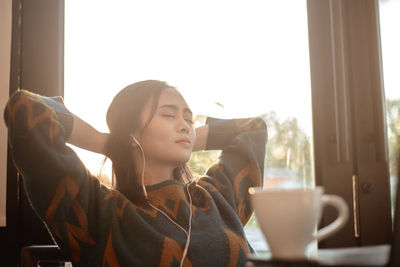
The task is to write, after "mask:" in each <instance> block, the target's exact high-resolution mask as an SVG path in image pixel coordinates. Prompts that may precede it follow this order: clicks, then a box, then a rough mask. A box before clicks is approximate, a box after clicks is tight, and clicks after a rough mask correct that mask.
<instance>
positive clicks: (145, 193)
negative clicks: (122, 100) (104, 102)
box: [131, 135, 193, 267]
mask: <svg viewBox="0 0 400 267" xmlns="http://www.w3.org/2000/svg"><path fill="white" fill-rule="evenodd" d="M131 137H132V139H133V141H135V143H136V144H137V145H138V146H139V148H140V151H141V152H142V158H143V168H142V177H141V178H142V188H143V193H144V196H145V198H146V200H148V196H147V190H146V187H145V186H144V171H145V167H146V159H145V156H144V151H143V148H142V146H141V145H140V143H139V142H138V141H137V140H136V138H135V137H134V136H133V135H131ZM186 192H187V194H188V196H189V223H188V224H189V226H188V231H186V230H185V229H184V228H183V227H182V226H180V225H179V224H178V223H176V222H175V221H174V220H172V219H171V218H170V217H169V216H168V215H167V214H166V213H165V212H164V211H162V210H160V209H159V208H157V207H155V206H154V205H153V204H151V203H150V202H148V204H149V206H151V207H152V208H153V209H155V210H157V211H159V212H161V214H163V215H164V216H165V217H166V218H167V219H168V220H170V221H171V222H172V223H173V224H175V225H176V226H178V227H179V228H180V229H181V230H182V231H183V232H184V233H185V234H186V243H185V248H184V250H183V253H182V259H181V262H180V267H182V266H183V262H184V260H185V258H186V255H187V252H188V250H189V244H190V235H191V231H192V215H193V212H192V196H191V195H190V192H189V184H187V185H186Z"/></svg>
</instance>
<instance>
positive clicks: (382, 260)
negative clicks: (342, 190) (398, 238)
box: [246, 245, 390, 267]
mask: <svg viewBox="0 0 400 267" xmlns="http://www.w3.org/2000/svg"><path fill="white" fill-rule="evenodd" d="M389 257H390V245H378V246H366V247H349V248H334V249H319V250H318V251H317V252H316V253H315V254H314V255H310V256H309V257H307V258H305V259H299V260H284V259H283V260H278V259H274V258H273V257H271V256H258V255H254V254H251V255H249V256H248V264H247V265H246V266H249V267H250V266H384V265H385V264H387V263H388V262H389Z"/></svg>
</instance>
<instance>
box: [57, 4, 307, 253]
mask: <svg viewBox="0 0 400 267" xmlns="http://www.w3.org/2000/svg"><path fill="white" fill-rule="evenodd" d="M65 4H66V8H65V10H66V15H65V18H66V23H65V101H66V104H67V106H68V107H69V109H70V110H72V111H73V112H75V113H76V114H77V115H78V116H80V117H82V118H83V119H84V120H86V121H88V122H90V123H91V124H92V125H93V126H95V127H96V128H98V129H99V130H101V131H107V127H106V124H105V119H104V118H105V113H106V110H107V107H108V105H109V102H110V101H111V100H112V97H113V96H114V95H115V94H116V93H117V92H118V91H119V90H120V89H122V88H123V87H124V86H126V85H127V84H129V83H133V82H136V81H139V80H145V79H160V80H165V81H167V82H168V83H170V84H171V85H173V86H177V87H178V89H179V90H180V91H181V92H182V93H183V95H184V97H185V98H186V100H187V101H188V104H189V106H191V108H192V109H193V110H194V112H195V113H196V114H199V115H208V116H214V117H220V118H236V117H250V116H263V118H264V119H265V120H266V122H267V125H268V132H269V141H268V145H267V157H266V158H267V160H266V168H265V186H278V185H282V184H285V185H289V184H300V186H312V185H313V184H314V178H313V172H312V121H311V89H310V74H309V55H308V32H307V31H308V28H307V13H306V1H297V0H292V1H264V0H259V1H252V2H248V1H233V2H232V1H217V2H215V1H205V2H204V1H202V2H201V3H200V2H198V3H196V2H187V1H168V2H162V1H156V2H155V1H146V2H143V1H131V2H129V1H115V2H112V3H111V2H98V1H85V2H84V3H79V4H78V3H75V2H73V1H67V2H66V3H65ZM93 9H94V10H95V11H96V12H91V10H93ZM88 14H90V19H87V15H88ZM105 18H106V19H105ZM88 109H89V110H90V112H88ZM200 117H201V116H200ZM77 150H78V149H77ZM78 151H79V155H80V156H81V158H82V159H83V161H84V162H85V164H86V165H87V166H88V167H89V169H90V170H91V171H92V173H94V174H96V173H98V171H99V170H100V165H101V160H102V158H103V157H102V156H97V155H92V153H90V152H85V151H80V150H78ZM217 156H218V152H217V151H208V152H196V153H194V154H193V156H192V159H191V162H190V166H191V168H192V170H193V171H194V172H195V173H197V174H199V175H201V174H203V173H204V171H205V169H206V168H207V167H208V166H209V164H211V163H212V162H213V161H214V160H215V159H216V158H217ZM106 172H107V171H106ZM246 231H247V234H248V237H249V240H250V242H251V243H252V245H253V247H254V248H255V249H256V250H258V251H260V252H262V251H266V250H267V246H266V243H265V240H264V239H263V237H262V234H261V233H260V230H259V229H258V226H257V223H256V221H255V220H254V218H253V219H252V220H251V221H250V222H249V224H248V225H247V227H246Z"/></svg>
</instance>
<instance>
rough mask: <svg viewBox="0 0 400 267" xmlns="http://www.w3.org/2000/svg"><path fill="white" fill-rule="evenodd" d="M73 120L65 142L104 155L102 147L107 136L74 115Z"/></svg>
mask: <svg viewBox="0 0 400 267" xmlns="http://www.w3.org/2000/svg"><path fill="white" fill-rule="evenodd" d="M73 118H74V119H73V127H72V132H71V135H70V136H69V137H68V138H67V140H66V142H68V143H70V144H72V145H74V146H77V147H80V148H83V149H86V150H89V151H92V152H95V153H99V154H105V150H104V147H105V144H106V141H107V138H108V136H109V134H108V133H101V132H99V131H97V130H96V129H95V128H93V127H92V126H91V125H89V124H88V123H87V122H85V121H83V120H82V119H81V118H79V117H78V116H76V115H75V114H73Z"/></svg>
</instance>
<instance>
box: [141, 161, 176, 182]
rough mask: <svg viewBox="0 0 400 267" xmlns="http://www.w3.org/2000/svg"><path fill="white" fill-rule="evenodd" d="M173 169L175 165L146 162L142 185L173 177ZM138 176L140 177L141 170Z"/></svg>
mask: <svg viewBox="0 0 400 267" xmlns="http://www.w3.org/2000/svg"><path fill="white" fill-rule="evenodd" d="M174 169H175V167H171V166H166V165H163V164H154V163H151V162H149V163H147V162H146V169H145V171H144V185H153V184H158V183H161V182H164V181H167V180H172V179H174V174H173V173H174ZM139 177H142V173H141V171H140V176H139Z"/></svg>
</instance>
